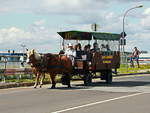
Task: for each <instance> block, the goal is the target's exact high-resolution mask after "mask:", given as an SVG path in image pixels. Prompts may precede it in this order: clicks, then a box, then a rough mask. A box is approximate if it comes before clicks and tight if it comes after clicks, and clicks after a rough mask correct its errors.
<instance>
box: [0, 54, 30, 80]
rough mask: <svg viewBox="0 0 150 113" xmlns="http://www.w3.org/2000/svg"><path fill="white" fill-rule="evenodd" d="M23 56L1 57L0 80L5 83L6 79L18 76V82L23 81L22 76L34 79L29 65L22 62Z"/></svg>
mask: <svg viewBox="0 0 150 113" xmlns="http://www.w3.org/2000/svg"><path fill="white" fill-rule="evenodd" d="M21 57H22V56H18V55H8V56H0V80H1V81H3V82H5V81H6V78H8V77H10V76H12V75H13V76H16V78H17V80H19V79H21V78H22V76H23V75H24V76H27V77H28V78H30V79H32V70H31V68H30V66H29V65H28V64H26V63H25V60H26V57H23V58H24V61H21V60H20V58H21Z"/></svg>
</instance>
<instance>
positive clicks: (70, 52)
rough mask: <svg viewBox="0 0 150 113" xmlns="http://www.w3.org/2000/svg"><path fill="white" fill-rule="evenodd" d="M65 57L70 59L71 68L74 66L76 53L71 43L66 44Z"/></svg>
mask: <svg viewBox="0 0 150 113" xmlns="http://www.w3.org/2000/svg"><path fill="white" fill-rule="evenodd" d="M65 55H66V56H67V57H68V58H70V60H71V61H72V66H74V62H75V57H76V51H75V49H74V48H73V45H72V44H71V43H69V44H68V48H67V49H66V50H65Z"/></svg>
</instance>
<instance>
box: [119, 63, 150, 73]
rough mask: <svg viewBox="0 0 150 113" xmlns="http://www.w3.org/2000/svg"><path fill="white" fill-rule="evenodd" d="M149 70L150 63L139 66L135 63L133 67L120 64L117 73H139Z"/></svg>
mask: <svg viewBox="0 0 150 113" xmlns="http://www.w3.org/2000/svg"><path fill="white" fill-rule="evenodd" d="M149 71H150V64H143V65H140V68H138V67H137V65H135V67H130V66H126V65H120V68H119V69H118V72H119V74H125V73H126V74H129V73H140V72H149Z"/></svg>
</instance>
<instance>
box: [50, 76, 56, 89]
mask: <svg viewBox="0 0 150 113" xmlns="http://www.w3.org/2000/svg"><path fill="white" fill-rule="evenodd" d="M50 77H51V81H52V87H51V88H52V89H54V88H56V87H55V86H56V82H55V77H56V74H50Z"/></svg>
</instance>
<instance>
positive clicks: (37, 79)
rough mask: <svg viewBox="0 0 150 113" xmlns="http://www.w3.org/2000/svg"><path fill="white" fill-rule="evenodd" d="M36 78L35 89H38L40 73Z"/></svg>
mask: <svg viewBox="0 0 150 113" xmlns="http://www.w3.org/2000/svg"><path fill="white" fill-rule="evenodd" d="M35 76H36V78H35V84H34V88H36V87H37V85H38V82H39V77H40V74H39V73H37V74H35Z"/></svg>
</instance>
